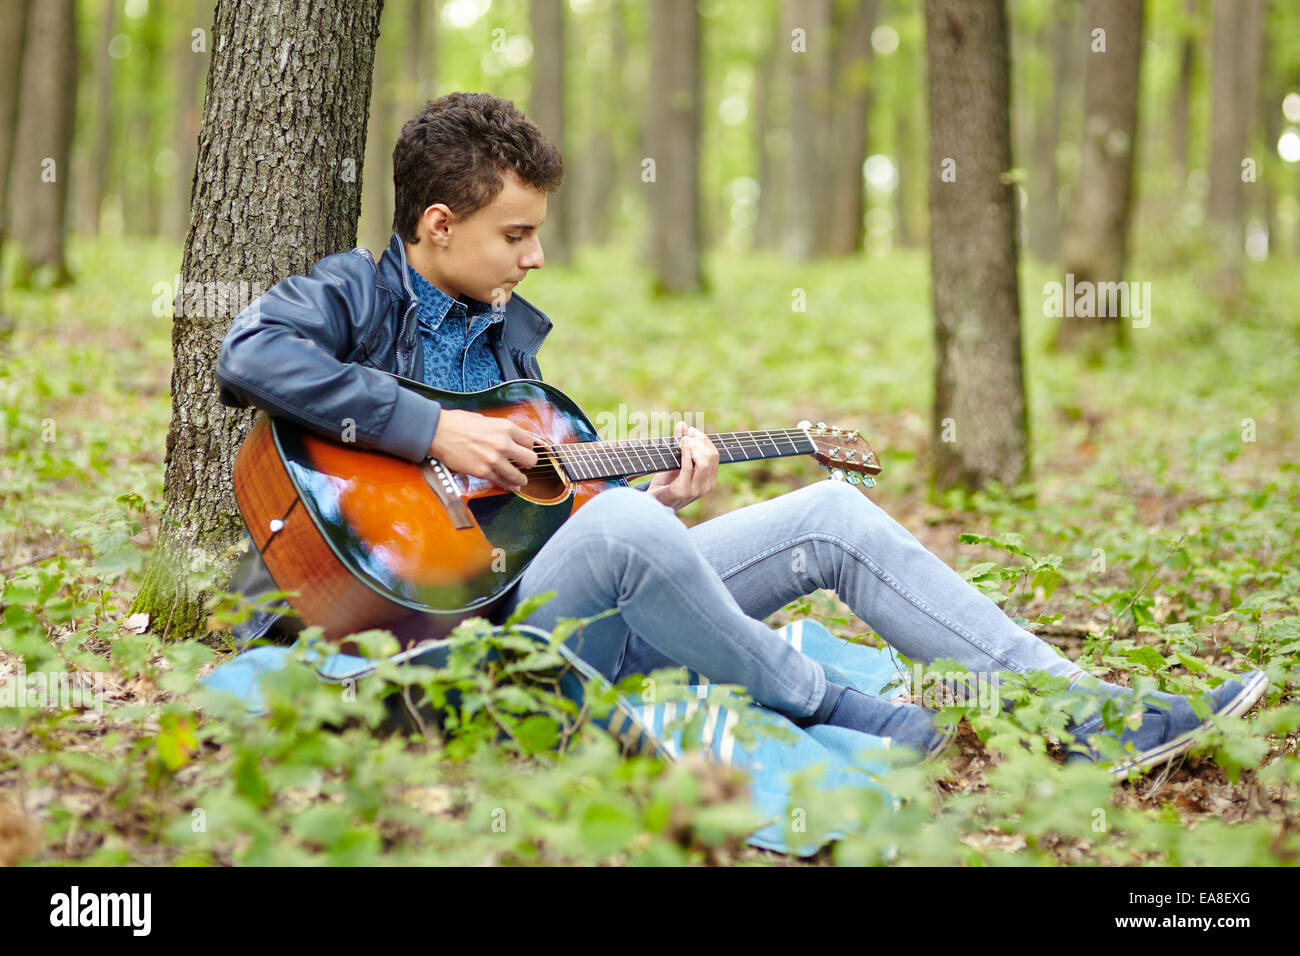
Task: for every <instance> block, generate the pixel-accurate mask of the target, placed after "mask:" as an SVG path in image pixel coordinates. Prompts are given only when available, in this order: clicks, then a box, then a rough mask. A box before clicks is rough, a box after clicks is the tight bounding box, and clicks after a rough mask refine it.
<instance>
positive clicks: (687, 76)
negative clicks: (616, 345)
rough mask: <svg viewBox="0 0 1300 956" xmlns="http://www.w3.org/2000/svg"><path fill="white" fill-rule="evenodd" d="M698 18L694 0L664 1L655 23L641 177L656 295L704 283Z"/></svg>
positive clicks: (687, 289) (651, 45)
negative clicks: (701, 236) (648, 224)
mask: <svg viewBox="0 0 1300 956" xmlns="http://www.w3.org/2000/svg"><path fill="white" fill-rule="evenodd" d="M700 92H701V91H700V19H699V12H698V10H697V9H696V3H695V0H663V2H662V3H660V4H659V5H658V6H656V8H655V16H654V17H652V18H651V21H650V97H649V99H650V108H649V116H648V118H647V122H646V139H645V145H646V149H647V156H646V157H645V158H646V160H648V161H649V163H647V162H643V164H642V170H643V171H642V179H643V182H644V187H643V188H644V189H645V190H646V196H647V202H648V204H649V213H650V215H649V219H650V242H649V256H648V258H649V264H650V268H651V270H652V272H653V275H654V280H653V281H654V287H655V291H656V292H663V293H669V294H681V293H687V292H694V291H697V290H699V289H700V288H701V287H702V285H703V276H702V274H701V269H700Z"/></svg>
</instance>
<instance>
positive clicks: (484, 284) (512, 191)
mask: <svg viewBox="0 0 1300 956" xmlns="http://www.w3.org/2000/svg"><path fill="white" fill-rule="evenodd" d="M501 178H502V187H501V191H500V192H499V193H497V197H496V199H494V200H493V201H492V202H491V203H489V204H488V205H486V206H484V207H483V208H481V209H478V210H476V211H474V212H473V213H471V214H470V215H468V216H466V217H464V218H457V217H455V216H453V215H450V212H449V210H447V207H446V206H444V205H442V204H441V203H438V204H436V205H433V206H430V207H429V208H428V209H426V210H425V211H424V215H423V216H422V217H421V218H420V232H421V235H420V240H421V242H420V245H424V243H425V242H432V244H433V245H432V249H433V250H436V253H437V254H436V256H435V258H436V264H435V265H433V269H434V271H435V272H436V277H437V278H438V279H441V280H442V281H441V282H435V284H436V285H438V286H439V287H440V288H442V290H443V291H444V292H447V293H449V294H450V295H453V296H460V295H467V296H471V297H473V298H475V299H478V300H479V301H480V302H487V303H489V304H504V303H506V302H508V301H509V300H510V296H511V295H512V294H513V293H514V290H515V286H516V285H518V283H519V282H520V281H521V280H522V279H523V278H524V276H526V275H527V274H528V270H529V269H540V268H541V267H542V264H543V262H544V261H545V257H544V256H543V254H542V243H541V240H540V239H539V238H538V235H537V230H538V229H539V228H541V225H542V221H543V220H545V219H546V193H544V192H542V191H541V190H537V189H533V188H531V187H529V186H526V185H525V184H524V183H523V182H521V181H520V179H519V177H518V176H516V175H515V174H514V173H513V172H509V171H507V172H505V173H502V175H501Z"/></svg>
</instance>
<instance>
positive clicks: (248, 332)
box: [216, 233, 551, 642]
mask: <svg viewBox="0 0 1300 956" xmlns="http://www.w3.org/2000/svg"><path fill="white" fill-rule="evenodd" d="M416 303H417V299H416V295H415V292H414V291H413V290H412V289H411V283H410V277H409V276H408V275H407V272H406V247H405V246H404V245H403V243H402V239H401V236H399V235H398V234H397V233H394V234H393V237H392V238H391V239H390V240H389V242H388V248H387V249H386V250H384V253H383V255H382V256H380V258H379V262H378V264H376V263H375V260H374V259H373V258H372V256H371V255H370V252H369V250H366V249H360V248H358V249H353V250H352V251H351V252H340V253H336V254H335V255H330V256H326V257H325V258H323V259H321V260H320V261H319V262H317V263H316V265H315V267H314V268H313V269H312V271H311V275H309V276H289V277H288V278H286V279H284V280H283V281H281V282H278V283H277V284H276V285H275V286H273V287H272V288H270V289H268V290H267V291H266V292H265V293H264V294H263V295H261V296H259V297H258V298H257V299H256V300H255V301H254V302H252V303H250V304H249V306H248V308H246V309H244V311H243V312H241V313H240V314H239V315H238V316H236V317H235V320H234V322H232V323H231V326H230V329H229V331H228V332H227V333H226V338H225V341H223V342H222V343H221V354H220V355H219V356H218V357H217V367H216V373H217V381H218V382H219V383H220V385H221V403H222V404H223V405H226V406H228V407H231V408H247V407H249V406H255V407H257V408H260V409H263V410H264V411H266V412H267V413H269V414H271V415H274V416H277V417H281V418H286V419H289V420H291V421H293V422H295V423H297V424H299V425H302V426H303V427H305V428H310V429H312V430H314V431H318V432H320V433H322V434H324V435H327V436H329V437H331V438H335V437H337V436H338V435H340V434H341V433H342V432H343V430H344V429H345V428H346V427H348V425H349V423H348V421H347V420H348V419H350V420H351V427H352V428H354V429H355V435H356V443H357V445H358V446H360V447H362V448H374V449H377V450H379V451H383V452H387V453H388V454H391V455H396V456H398V457H400V458H405V459H407V460H408V461H422V460H424V459H425V458H426V457H427V456H428V453H429V445H430V444H432V442H433V433H434V429H436V428H437V426H438V416H439V414H440V412H441V410H442V409H441V406H439V405H438V403H437V402H435V401H433V400H432V399H428V398H425V397H424V396H422V395H417V394H416V393H415V392H413V391H411V390H410V389H406V388H403V387H401V386H400V385H398V384H397V381H396V380H395V379H393V378H392V377H391V376H389V375H381V374H378V373H377V372H374V371H372V370H373V369H381V370H382V371H385V372H393V373H395V374H397V375H401V376H404V377H405V378H410V379H414V380H415V381H417V382H423V381H424V348H423V347H422V345H421V343H420V334H419V324H418V321H417V319H416V312H415V308H416ZM550 331H551V321H550V319H548V318H547V317H546V316H545V315H543V314H542V313H541V312H539V311H538V310H537V309H535V308H533V306H532V305H530V304H529V303H528V302H527V301H525V300H524V299H522V298H520V297H519V295H517V294H516V295H512V296H511V297H510V300H509V301H508V302H507V303H506V314H505V321H504V322H500V323H497V324H495V325H493V326H491V327H489V329H488V343H489V345H490V347H491V349H492V351H493V354H495V356H496V359H497V362H498V363H499V364H500V366H501V373H502V375H504V376H505V378H506V379H514V378H535V379H541V377H542V373H541V369H539V368H538V366H537V350H538V348H540V347H541V344H542V340H543V339H545V338H546V335H547V333H549V332H550ZM245 537H246V538H247V537H248V535H247V533H245ZM228 588H229V589H230V590H231V591H235V592H237V593H239V594H242V595H243V596H244V597H246V598H248V599H250V600H253V599H256V598H258V597H261V596H262V595H265V594H266V593H268V592H270V591H274V590H277V588H276V586H275V582H274V581H273V580H272V579H271V575H270V572H268V571H267V569H266V565H265V564H264V563H263V562H262V558H261V556H260V555H259V554H258V553H257V550H256V549H255V548H254V547H253V543H252V539H251V538H249V539H248V552H247V553H246V554H245V555H244V557H243V558H241V559H240V562H239V565H238V566H237V567H236V568H235V573H234V574H233V575H232V576H231V579H230V584H229V585H228ZM277 606H278V607H280V608H282V607H283V606H284V605H283V604H282V603H281V604H279V605H273V608H274V607H277ZM300 626H301V625H299V624H298V622H297V619H296V618H292V617H283V616H282V615H281V614H280V613H279V612H278V611H277V610H274V609H272V610H268V611H259V612H257V613H255V614H254V615H253V616H252V617H251V618H250V619H249V620H248V621H246V622H245V623H243V624H241V625H238V626H236V627H235V628H234V629H233V632H234V636H235V638H236V640H238V641H240V642H247V641H251V640H254V639H256V638H259V637H266V636H270V635H272V634H273V633H274V634H278V635H281V636H283V635H287V634H291V633H293V632H294V631H296V630H298V629H299V628H300Z"/></svg>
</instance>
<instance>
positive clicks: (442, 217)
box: [420, 203, 456, 246]
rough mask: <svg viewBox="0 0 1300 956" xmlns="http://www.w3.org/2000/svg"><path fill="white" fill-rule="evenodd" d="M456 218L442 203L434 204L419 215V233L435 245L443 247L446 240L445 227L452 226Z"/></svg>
mask: <svg viewBox="0 0 1300 956" xmlns="http://www.w3.org/2000/svg"><path fill="white" fill-rule="evenodd" d="M455 221H456V217H455V216H453V215H452V214H451V210H450V209H448V208H447V207H446V206H445V205H444V204H443V203H434V204H433V205H432V206H429V207H428V208H427V209H425V210H424V212H423V213H422V214H421V215H420V233H421V234H422V235H425V236H428V237H429V239H430V241H432V242H433V243H434V244H435V245H439V246H445V245H446V244H447V239H448V231H447V227H448V226H450V225H452V224H454V223H455Z"/></svg>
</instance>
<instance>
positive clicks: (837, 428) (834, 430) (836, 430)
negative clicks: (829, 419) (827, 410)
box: [831, 425, 840, 436]
mask: <svg viewBox="0 0 1300 956" xmlns="http://www.w3.org/2000/svg"><path fill="white" fill-rule="evenodd" d="M839 433H840V426H839V425H832V426H831V435H832V436H838V435H839Z"/></svg>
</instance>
